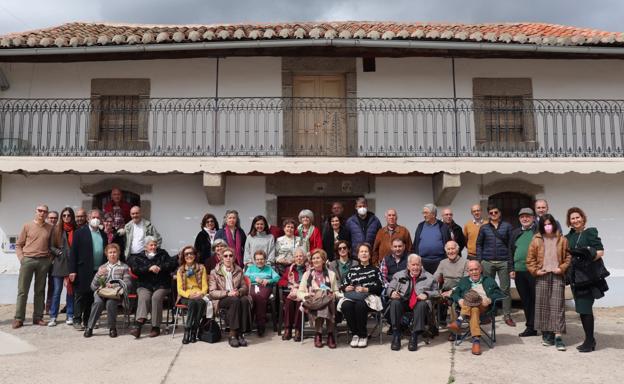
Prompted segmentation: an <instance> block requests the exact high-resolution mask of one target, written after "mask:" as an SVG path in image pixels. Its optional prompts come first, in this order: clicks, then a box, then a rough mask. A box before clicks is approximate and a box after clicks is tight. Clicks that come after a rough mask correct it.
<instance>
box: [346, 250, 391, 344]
mask: <svg viewBox="0 0 624 384" xmlns="http://www.w3.org/2000/svg"><path fill="white" fill-rule="evenodd" d="M357 256H358V260H359V264H358V265H356V266H354V267H351V269H350V270H349V272H348V273H347V276H346V278H345V283H344V285H343V286H342V287H341V291H343V292H344V299H342V300H341V301H340V303H339V307H340V311H341V312H342V314H343V315H344V317H345V318H346V319H347V324H348V326H349V331H350V332H351V334H353V338H352V339H351V344H350V345H351V348H366V346H367V345H368V331H367V330H366V322H367V319H368V312H369V311H371V310H373V311H375V310H381V308H382V307H381V298H380V297H379V295H380V294H381V289H382V287H383V283H382V281H381V272H380V271H379V268H377V267H374V266H373V265H372V264H371V257H372V247H371V246H370V244H368V243H362V244H360V245H358V247H357Z"/></svg>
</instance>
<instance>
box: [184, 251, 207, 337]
mask: <svg viewBox="0 0 624 384" xmlns="http://www.w3.org/2000/svg"><path fill="white" fill-rule="evenodd" d="M178 263H179V264H180V268H178V271H177V273H176V276H177V277H176V281H177V286H178V297H179V298H180V303H181V304H184V305H186V306H187V308H188V313H187V315H186V324H184V337H183V338H182V344H188V343H195V342H197V337H198V335H197V333H198V332H199V325H200V323H201V320H202V319H203V318H204V316H205V315H206V302H205V301H204V296H205V295H206V294H207V293H208V277H207V276H206V275H207V272H206V267H205V266H204V265H202V264H201V263H200V262H199V258H198V255H197V251H196V250H195V248H194V247H193V246H190V245H187V246H186V247H184V248H182V249H181V250H180V253H179V254H178Z"/></svg>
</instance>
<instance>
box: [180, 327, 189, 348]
mask: <svg viewBox="0 0 624 384" xmlns="http://www.w3.org/2000/svg"><path fill="white" fill-rule="evenodd" d="M190 341H191V329H190V328H187V327H184V337H183V338H182V344H188V343H189V342H190Z"/></svg>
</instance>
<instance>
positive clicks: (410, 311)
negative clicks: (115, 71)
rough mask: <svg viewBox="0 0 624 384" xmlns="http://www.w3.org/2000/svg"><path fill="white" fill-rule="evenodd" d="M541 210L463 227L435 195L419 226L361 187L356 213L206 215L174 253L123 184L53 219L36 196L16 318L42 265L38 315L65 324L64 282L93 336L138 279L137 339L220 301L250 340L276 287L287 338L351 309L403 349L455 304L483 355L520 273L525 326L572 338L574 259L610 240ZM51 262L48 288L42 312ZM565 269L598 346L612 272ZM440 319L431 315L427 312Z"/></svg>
mask: <svg viewBox="0 0 624 384" xmlns="http://www.w3.org/2000/svg"><path fill="white" fill-rule="evenodd" d="M534 208H535V211H533V209H532V208H529V207H526V208H523V209H521V210H520V212H519V215H518V216H519V222H520V226H519V227H518V228H516V229H513V228H512V225H511V224H510V223H508V222H505V221H503V220H502V219H501V211H500V209H499V207H496V206H489V207H488V211H487V213H488V218H487V219H485V218H483V217H482V214H481V206H480V205H474V206H473V207H472V208H471V214H472V218H471V220H469V221H468V222H467V223H466V224H465V225H464V227H463V228H462V227H460V226H459V225H458V224H457V223H455V221H454V220H453V212H452V210H451V209H450V208H445V209H443V210H442V215H441V219H438V211H437V207H436V206H435V205H433V204H426V205H425V206H424V207H423V210H422V214H423V218H424V220H423V221H422V222H420V223H419V224H418V226H417V229H416V232H415V234H414V237H413V238H412V236H411V235H410V233H409V231H408V230H407V228H405V227H403V226H401V225H399V224H398V214H397V211H396V210H395V209H388V210H387V211H386V212H385V221H386V225H385V226H382V224H381V221H380V220H379V218H377V216H375V214H374V213H372V212H370V211H369V210H368V206H367V201H366V199H365V198H363V197H360V198H358V199H357V200H356V203H355V210H356V213H355V214H354V215H352V216H351V217H349V218H345V217H343V212H344V207H343V206H342V204H340V203H334V204H333V205H332V212H331V215H329V217H328V218H327V219H326V220H325V221H324V222H323V223H322V224H321V225H320V226H316V225H315V224H314V223H315V220H314V213H313V212H311V211H310V210H307V209H304V210H302V211H301V212H300V213H299V216H298V218H297V219H298V220H295V219H286V220H284V221H283V223H281V224H282V225H281V227H277V226H272V225H269V223H268V221H267V219H266V218H265V217H264V216H261V215H260V216H256V217H254V218H253V220H252V224H251V228H250V230H249V232H247V233H245V231H244V230H243V229H242V228H241V226H240V220H239V217H238V212H237V211H235V210H228V211H226V213H225V215H224V217H223V220H224V222H223V226H221V227H220V226H219V222H218V220H217V218H216V217H215V215H213V214H210V213H208V214H206V215H205V216H204V217H203V218H202V220H201V223H200V226H201V230H200V231H199V233H198V234H197V236H196V239H195V243H194V245H187V246H184V247H183V248H182V249H181V250H180V251H179V252H178V255H177V257H172V256H170V255H169V254H168V253H167V251H166V250H164V249H163V248H161V236H160V234H159V233H158V231H157V230H156V228H155V227H154V225H152V223H151V222H149V221H148V220H146V219H144V218H143V217H142V215H141V208H140V207H139V206H130V204H129V203H127V202H126V201H125V200H124V199H123V194H122V192H121V191H120V190H119V189H117V188H115V189H113V191H112V192H111V199H110V202H108V203H107V204H106V205H105V206H104V209H103V212H101V211H100V210H99V209H93V210H91V211H90V212H88V213H87V212H85V211H84V210H82V209H79V210H78V211H76V212H74V211H73V209H72V208H70V207H66V208H64V209H63V210H62V211H61V213H60V217H59V214H58V213H56V212H54V211H49V210H48V207H47V206H46V205H39V206H37V207H36V212H35V218H34V220H33V221H32V222H29V223H26V224H25V225H24V227H23V229H22V231H21V233H20V235H19V238H18V241H17V244H16V253H17V257H18V259H19V261H20V264H21V267H20V275H19V282H18V295H17V307H16V314H15V319H14V322H13V328H19V327H21V326H22V325H23V324H24V319H25V305H26V298H27V296H28V290H29V287H30V283H31V280H32V278H33V276H35V295H34V312H33V323H34V324H37V325H48V326H51V327H52V326H56V325H57V319H58V315H59V312H60V309H59V307H60V296H61V292H62V290H63V287H66V291H67V296H66V303H67V304H66V313H67V316H66V322H67V324H69V325H73V326H74V327H75V328H76V329H78V330H81V331H84V336H85V337H91V336H92V334H93V330H94V328H95V326H96V324H97V321H98V319H99V317H100V315H101V314H102V312H103V310H104V309H106V312H107V321H108V329H109V335H110V336H111V337H116V336H117V327H116V313H117V310H118V307H119V305H120V304H122V303H123V301H122V300H121V299H122V297H123V296H124V294H127V293H128V292H130V291H132V292H136V302H137V304H136V316H135V323H134V324H133V326H132V328H131V330H130V333H131V334H132V335H133V336H134V337H136V338H139V337H141V333H142V328H143V326H144V325H145V323H147V322H148V321H149V322H150V325H151V329H150V333H149V336H150V337H157V336H158V335H159V334H160V331H161V328H160V326H161V323H162V312H163V308H164V303H165V302H168V303H169V305H173V303H178V304H182V305H183V306H184V307H185V309H186V311H187V316H186V323H185V332H184V337H183V338H182V342H183V343H184V344H187V343H192V342H196V341H197V340H198V337H199V332H200V328H201V325H202V320H203V319H204V318H205V317H206V315H207V313H209V314H210V313H214V314H215V315H218V316H220V317H222V318H225V319H224V320H225V323H226V324H227V328H229V335H228V343H229V345H230V346H232V347H244V346H247V345H248V343H247V340H246V339H245V333H248V332H250V331H251V330H252V325H253V324H254V322H255V326H256V330H257V334H258V336H260V337H262V336H264V334H265V332H266V323H267V305H268V303H269V301H270V300H271V297H282V298H283V300H282V303H278V305H279V306H280V308H281V310H282V311H283V324H282V325H281V326H282V327H283V334H282V339H283V340H291V339H294V340H295V341H300V340H301V338H302V334H301V329H302V323H303V321H304V319H305V318H306V317H307V318H308V319H309V320H310V322H311V324H313V326H314V329H315V337H314V345H315V346H316V347H319V348H320V347H323V345H325V343H326V345H327V346H328V347H329V348H336V340H335V337H334V328H335V324H336V323H337V322H340V321H342V320H343V319H344V320H346V323H347V325H348V328H349V331H350V334H351V335H352V339H351V341H350V346H351V347H353V348H364V347H366V346H367V343H368V330H367V320H368V316H369V314H370V313H371V312H372V313H378V314H382V315H380V316H384V317H385V318H386V319H387V320H388V322H389V323H390V329H389V333H390V334H392V343H391V349H392V350H400V348H401V336H402V334H403V333H404V332H407V333H409V341H408V349H409V350H410V351H416V350H417V349H418V343H419V339H420V338H421V336H422V335H423V333H424V332H425V331H426V329H427V327H432V326H435V324H433V323H439V324H441V325H447V318H448V316H449V315H450V323H448V329H449V330H450V331H451V332H452V333H451V335H450V336H449V340H454V338H455V336H454V334H456V333H460V332H462V323H463V322H464V321H467V322H468V323H469V331H470V335H471V337H472V353H473V354H475V355H478V354H480V353H481V349H480V336H481V334H480V332H481V331H480V324H479V321H480V315H481V314H482V313H484V312H485V311H487V310H489V308H490V306H491V305H492V303H493V302H495V301H497V300H502V302H503V305H502V311H503V320H504V322H505V323H506V324H507V325H509V326H515V323H514V321H513V319H512V318H511V296H510V279H515V282H516V286H517V288H518V292H519V294H520V297H521V300H522V305H523V309H524V314H525V317H526V329H525V330H524V331H523V332H522V333H520V335H519V336H521V337H525V336H535V335H537V333H538V331H539V332H541V334H542V339H543V341H542V343H543V344H544V345H555V346H556V348H557V349H559V350H565V344H564V342H563V339H562V334H564V333H565V330H566V323H565V311H564V288H565V281H566V278H565V276H566V271H568V270H570V268H571V266H572V269H573V270H574V271H576V273H577V275H579V274H582V273H583V268H591V266H592V265H593V264H595V263H592V262H593V261H598V260H601V258H602V256H603V254H604V248H603V246H602V243H601V241H600V238H599V236H598V232H597V230H596V229H595V228H587V227H586V222H587V217H586V215H585V213H584V212H583V211H582V210H581V209H579V208H576V207H575V208H570V209H569V210H568V213H567V217H566V224H567V225H568V227H570V231H569V233H568V234H567V235H565V236H564V235H563V234H562V229H561V226H560V224H559V222H557V221H556V220H555V218H554V217H553V216H552V215H550V214H549V213H548V204H547V202H546V201H545V200H538V201H536V202H535V206H534ZM59 219H60V220H59ZM464 248H466V249H467V257H466V258H464V257H462V250H463V249H464ZM574 250H577V251H578V250H581V251H584V252H585V254H586V257H588V258H591V260H590V262H589V263H587V262H586V263H580V262H578V263H576V264H578V265H576V264H575V263H574V262H573V260H572V259H573V258H572V256H571V255H573V254H574ZM577 253H578V252H577ZM581 253H582V252H581ZM576 259H582V255H581V256H579V257H575V258H574V260H576ZM48 274H49V275H50V276H51V287H52V289H51V295H50V294H49V297H51V299H50V300H49V301H50V305H49V315H50V320H49V321H48V322H47V323H46V322H45V321H44V320H43V315H44V306H45V305H44V301H45V300H44V296H45V284H46V280H47V277H48ZM567 276H568V280H572V282H571V283H572V288H573V292H574V295H575V303H576V310H577V312H578V313H579V314H581V320H582V323H583V329H584V330H585V341H584V342H583V344H581V345H580V346H579V347H578V349H579V351H581V352H590V351H592V350H594V349H595V346H596V342H595V338H594V319H593V314H592V306H593V301H594V299H595V298H599V297H600V296H601V294H603V292H604V290H605V289H604V284H602V283H604V282H600V281H596V282H593V285H591V286H589V289H588V285H587V284H585V283H586V282H585V283H584V284H581V285H582V289H581V288H580V286H581V285H579V289H575V288H576V286H575V283H574V279H575V278H574V273H568V274H567ZM495 277H498V281H499V283H497V282H496V281H495ZM434 302H435V304H436V305H435V308H438V311H437V312H436V313H435V314H433V313H432V308H434V305H433V303H434ZM451 304H454V305H451ZM208 307H210V308H208ZM46 309H47V308H46ZM207 309H210V310H207ZM449 309H450V310H449ZM406 315H409V321H408V322H406V321H405V318H406ZM434 317H435V318H437V320H438V321H437V322H432V319H433V318H434ZM273 321H276V319H273ZM406 324H409V325H406ZM323 325H325V329H326V332H327V334H326V338H324V337H323ZM324 340H326V342H325V343H324Z"/></svg>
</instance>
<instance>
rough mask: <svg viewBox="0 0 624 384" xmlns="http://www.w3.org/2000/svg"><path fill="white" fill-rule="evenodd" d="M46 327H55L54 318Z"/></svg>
mask: <svg viewBox="0 0 624 384" xmlns="http://www.w3.org/2000/svg"><path fill="white" fill-rule="evenodd" d="M48 327H56V318H54V317H53V318H51V319H50V321H49V322H48Z"/></svg>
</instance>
